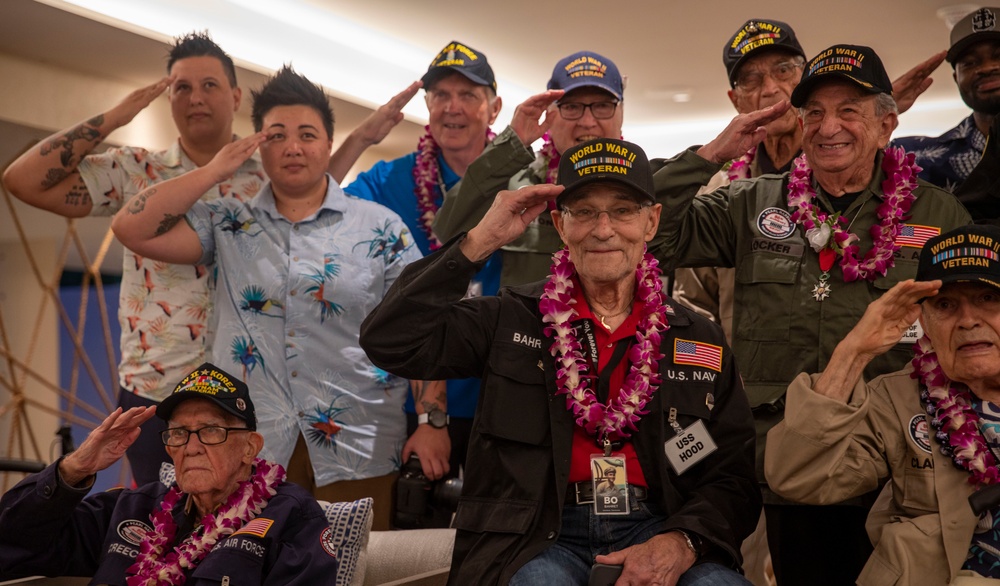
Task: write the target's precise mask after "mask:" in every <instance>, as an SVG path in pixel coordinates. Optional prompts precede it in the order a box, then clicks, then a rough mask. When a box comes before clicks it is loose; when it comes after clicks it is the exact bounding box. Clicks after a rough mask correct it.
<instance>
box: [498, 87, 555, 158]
mask: <svg viewBox="0 0 1000 586" xmlns="http://www.w3.org/2000/svg"><path fill="white" fill-rule="evenodd" d="M565 93H566V92H565V91H563V90H549V91H546V92H542V93H540V94H536V95H534V96H531V97H530V98H528V99H527V100H525V101H524V102H522V103H521V104H520V105H518V107H517V108H515V109H514V116H513V117H512V118H511V121H510V127H511V128H512V129H513V130H514V133H515V134H517V137H518V138H519V139H521V142H522V143H523V144H524V146H528V145H530V144H531V143H533V142H535V141H536V140H538V139H539V138H541V137H542V136H543V135H544V134H545V133H546V132H548V130H549V127H550V126H552V120H553V119H554V116H555V112H554V111H553V109H552V108H551V106H552V104H554V103H555V101H556V100H558V99H559V98H561V97H563V94H565ZM543 114H544V116H545V119H544V120H543V119H542V115H543Z"/></svg>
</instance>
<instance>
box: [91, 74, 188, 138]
mask: <svg viewBox="0 0 1000 586" xmlns="http://www.w3.org/2000/svg"><path fill="white" fill-rule="evenodd" d="M173 81H174V77H173V76H167V77H164V78H162V79H160V80H159V81H157V82H156V83H153V84H151V85H147V86H146V87H142V88H139V89H137V90H135V91H134V92H132V93H130V94H129V95H127V96H125V98H124V99H123V100H122V101H121V102H118V104H116V105H115V106H114V107H113V108H111V109H110V110H108V112H107V113H106V114H105V118H106V119H107V120H108V122H110V123H111V124H113V125H114V126H115V128H120V127H122V126H125V125H126V124H128V123H129V122H131V121H132V119H133V118H135V116H136V114H138V113H139V112H142V111H143V110H144V109H145V108H146V107H147V106H149V105H150V104H151V103H153V100H155V99H156V98H157V97H159V96H160V94H162V93H163V92H164V91H165V90H166V89H167V88H168V87H170V84H171V83H173Z"/></svg>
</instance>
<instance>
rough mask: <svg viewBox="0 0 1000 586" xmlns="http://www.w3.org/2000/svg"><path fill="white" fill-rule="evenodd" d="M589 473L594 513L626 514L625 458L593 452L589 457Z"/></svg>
mask: <svg viewBox="0 0 1000 586" xmlns="http://www.w3.org/2000/svg"><path fill="white" fill-rule="evenodd" d="M590 475H591V482H592V484H593V487H594V514H596V515H627V514H628V511H629V507H628V479H627V478H626V477H625V458H623V457H620V456H611V457H608V456H605V455H604V454H594V455H592V456H591V457H590Z"/></svg>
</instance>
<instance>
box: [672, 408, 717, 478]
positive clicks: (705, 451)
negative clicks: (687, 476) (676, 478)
mask: <svg viewBox="0 0 1000 586" xmlns="http://www.w3.org/2000/svg"><path fill="white" fill-rule="evenodd" d="M676 431H677V435H676V436H674V437H673V438H672V439H669V440H667V442H666V443H664V444H663V450H664V451H665V452H666V454H667V460H668V461H669V462H670V466H671V467H672V468H673V469H674V472H676V473H677V474H678V475H681V474H684V472H686V471H687V469H688V468H690V467H691V466H694V465H695V464H697V463H698V462H701V461H702V460H703V459H704V458H705V456H708V455H709V454H711V453H712V452H714V451H715V450H717V449H719V448H718V446H716V445H715V440H713V439H712V436H711V435H709V433H708V429H706V428H705V422H704V421H702V420H701V419H699V420H698V421H696V422H694V423H693V424H691V425H690V426H688V428H687V429H681V427H680V426H677V427H676Z"/></svg>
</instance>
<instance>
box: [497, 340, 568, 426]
mask: <svg viewBox="0 0 1000 586" xmlns="http://www.w3.org/2000/svg"><path fill="white" fill-rule="evenodd" d="M542 365H544V362H543V360H542V352H541V349H538V348H531V347H529V346H526V345H522V344H517V343H510V342H497V343H495V344H494V346H493V351H492V352H491V354H490V358H489V362H488V365H487V369H488V372H487V375H486V379H485V380H484V382H483V392H482V394H481V395H480V407H479V430H480V431H481V432H482V433H484V434H487V435H490V436H493V437H494V438H499V439H505V440H510V441H515V442H521V443H525V444H532V445H549V444H550V443H551V440H550V434H549V406H548V392H547V391H546V389H545V372H544V371H543V370H542V368H541V366H542Z"/></svg>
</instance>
